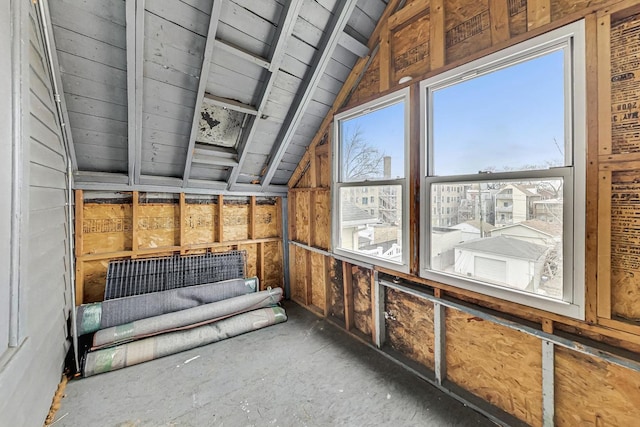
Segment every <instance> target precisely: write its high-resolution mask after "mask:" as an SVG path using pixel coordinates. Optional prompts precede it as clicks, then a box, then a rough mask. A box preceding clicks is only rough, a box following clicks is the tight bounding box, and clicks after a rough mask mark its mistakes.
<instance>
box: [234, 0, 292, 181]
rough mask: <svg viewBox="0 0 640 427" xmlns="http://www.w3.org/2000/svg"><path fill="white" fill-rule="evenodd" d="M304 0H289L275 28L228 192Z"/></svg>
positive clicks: (247, 151) (252, 134) (245, 152)
mask: <svg viewBox="0 0 640 427" xmlns="http://www.w3.org/2000/svg"><path fill="white" fill-rule="evenodd" d="M303 2H304V0H291V1H290V2H289V3H288V4H287V5H286V6H285V7H286V12H284V13H283V14H282V16H283V18H282V21H281V22H280V25H278V27H277V30H276V31H277V33H276V35H275V37H274V39H275V40H277V41H276V43H274V44H273V45H272V51H271V54H270V55H269V58H270V66H269V76H268V77H267V80H266V81H265V83H264V85H263V86H262V89H261V91H260V92H261V93H260V96H259V99H260V102H259V103H258V108H257V114H256V116H255V117H253V118H252V119H251V120H250V121H249V123H248V125H247V128H248V130H247V129H245V131H243V133H242V137H241V140H240V142H239V143H238V165H237V166H236V167H234V168H233V169H232V170H231V173H230V174H229V179H228V180H227V182H228V188H229V189H230V190H232V189H234V188H235V187H236V183H237V181H238V176H239V175H240V171H241V170H242V166H243V165H244V162H245V161H246V159H247V154H248V153H249V147H251V145H252V144H253V143H254V136H255V133H256V128H257V126H256V120H261V119H260V117H262V111H263V110H264V109H265V107H266V106H267V101H268V100H269V94H270V93H271V89H272V88H273V85H274V84H275V81H276V75H277V71H278V70H279V68H280V64H282V60H283V59H284V56H285V53H286V52H285V49H286V45H287V40H288V39H289V37H290V36H291V33H292V32H293V28H294V26H295V23H296V21H297V20H298V15H299V14H300V9H302V4H303Z"/></svg>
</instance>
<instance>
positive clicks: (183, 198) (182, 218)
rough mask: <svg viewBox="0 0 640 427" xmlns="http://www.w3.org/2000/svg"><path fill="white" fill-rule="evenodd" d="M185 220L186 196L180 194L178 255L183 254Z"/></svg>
mask: <svg viewBox="0 0 640 427" xmlns="http://www.w3.org/2000/svg"><path fill="white" fill-rule="evenodd" d="M186 219H187V205H186V196H185V194H184V193H180V241H179V242H178V244H179V245H180V255H184V254H185V249H184V247H185V245H186V243H187V242H186V240H185V237H184V234H185V228H186Z"/></svg>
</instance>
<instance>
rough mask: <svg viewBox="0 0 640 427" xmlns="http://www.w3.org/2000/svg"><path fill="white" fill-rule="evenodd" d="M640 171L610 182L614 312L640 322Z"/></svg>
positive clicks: (618, 175)
mask: <svg viewBox="0 0 640 427" xmlns="http://www.w3.org/2000/svg"><path fill="white" fill-rule="evenodd" d="M637 178H638V173H637V171H629V172H614V173H613V174H612V184H611V313H612V314H613V315H614V316H618V317H622V318H625V319H628V320H634V321H638V322H640V183H638V182H637Z"/></svg>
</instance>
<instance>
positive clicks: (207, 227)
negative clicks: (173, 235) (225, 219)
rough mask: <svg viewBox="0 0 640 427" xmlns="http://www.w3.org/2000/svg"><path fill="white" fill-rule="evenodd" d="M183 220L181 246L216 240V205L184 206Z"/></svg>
mask: <svg viewBox="0 0 640 427" xmlns="http://www.w3.org/2000/svg"><path fill="white" fill-rule="evenodd" d="M184 210H185V215H184V220H182V221H181V224H182V227H184V231H183V237H184V242H182V244H183V245H194V244H198V243H212V242H216V241H217V240H218V237H217V236H216V230H217V224H218V205H217V204H197V205H196V204H193V205H190V204H186V205H185V208H184Z"/></svg>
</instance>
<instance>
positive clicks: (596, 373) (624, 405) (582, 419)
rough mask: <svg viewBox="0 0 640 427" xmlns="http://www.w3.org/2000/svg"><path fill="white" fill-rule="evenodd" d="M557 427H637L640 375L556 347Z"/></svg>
mask: <svg viewBox="0 0 640 427" xmlns="http://www.w3.org/2000/svg"><path fill="white" fill-rule="evenodd" d="M555 401H556V408H555V415H556V417H555V424H556V425H557V426H593V427H600V426H637V425H638V420H640V405H639V404H638V403H639V402H640V373H638V372H635V371H632V370H630V369H626V368H623V367H621V366H618V365H613V364H610V363H607V362H605V361H603V360H601V359H595V358H593V357H591V356H587V355H584V354H580V353H576V352H574V351H571V350H569V349H565V348H562V347H556V354H555Z"/></svg>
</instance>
